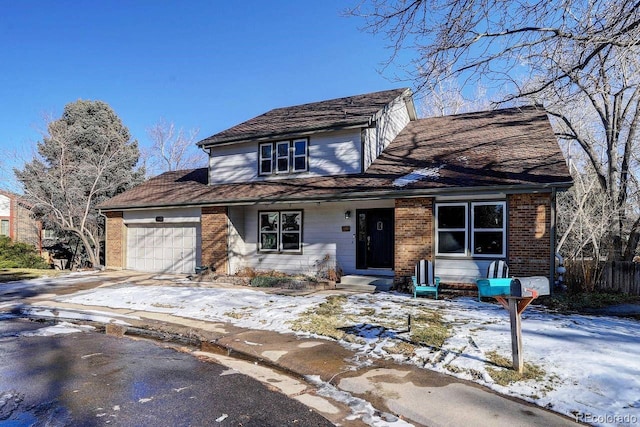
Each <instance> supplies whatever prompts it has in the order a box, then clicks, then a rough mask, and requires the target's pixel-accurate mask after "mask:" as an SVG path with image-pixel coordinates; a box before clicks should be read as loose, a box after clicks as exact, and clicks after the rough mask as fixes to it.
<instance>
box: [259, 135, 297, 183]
mask: <svg viewBox="0 0 640 427" xmlns="http://www.w3.org/2000/svg"><path fill="white" fill-rule="evenodd" d="M259 150H260V153H259V154H260V155H259V163H260V164H259V166H258V168H259V173H260V175H271V174H285V173H299V172H305V171H307V170H308V169H309V140H308V139H306V138H301V139H294V140H290V141H278V142H264V143H261V144H260V148H259Z"/></svg>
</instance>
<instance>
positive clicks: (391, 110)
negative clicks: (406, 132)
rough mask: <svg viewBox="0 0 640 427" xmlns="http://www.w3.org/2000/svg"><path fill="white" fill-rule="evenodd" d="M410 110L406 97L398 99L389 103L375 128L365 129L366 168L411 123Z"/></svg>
mask: <svg viewBox="0 0 640 427" xmlns="http://www.w3.org/2000/svg"><path fill="white" fill-rule="evenodd" d="M409 121H410V117H409V111H408V109H407V105H406V103H405V101H404V99H402V98H401V99H396V100H395V101H394V102H392V103H391V104H389V105H388V106H387V108H386V110H385V111H384V113H383V114H382V116H381V117H380V118H379V119H378V121H377V122H376V126H375V128H370V129H366V130H365V137H364V170H365V171H366V170H367V169H368V168H369V166H371V163H373V161H374V160H375V159H376V158H378V156H379V155H380V154H381V153H382V151H383V150H384V149H385V148H387V146H388V145H389V144H390V143H391V141H393V140H394V138H395V137H396V136H397V135H398V134H399V133H400V131H402V129H404V127H405V126H406V125H407V123H409Z"/></svg>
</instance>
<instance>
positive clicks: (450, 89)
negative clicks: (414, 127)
mask: <svg viewBox="0 0 640 427" xmlns="http://www.w3.org/2000/svg"><path fill="white" fill-rule="evenodd" d="M422 93H424V95H418V96H417V98H418V102H419V108H418V111H419V112H420V116H421V117H442V116H449V115H452V114H462V113H470V112H473V111H481V110H488V109H490V108H491V101H490V100H489V99H488V98H487V93H486V91H485V90H484V89H483V88H482V87H479V88H478V89H476V90H475V91H474V93H473V95H472V96H471V97H465V96H464V95H463V93H462V89H461V88H460V85H459V84H458V82H457V81H455V80H454V79H447V80H443V81H439V82H437V83H436V84H435V85H434V86H432V87H429V88H425V89H423V90H422Z"/></svg>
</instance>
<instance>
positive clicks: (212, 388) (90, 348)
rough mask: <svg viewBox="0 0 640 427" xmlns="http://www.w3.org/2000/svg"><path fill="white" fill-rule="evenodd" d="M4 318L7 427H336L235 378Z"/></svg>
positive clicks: (127, 342) (1, 403)
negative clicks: (47, 334) (44, 333)
mask: <svg viewBox="0 0 640 427" xmlns="http://www.w3.org/2000/svg"><path fill="white" fill-rule="evenodd" d="M47 326H50V325H47V324H42V323H35V322H30V321H28V320H21V319H10V318H9V319H8V318H6V317H5V318H2V317H0V361H2V362H1V363H0V425H2V426H25V425H34V426H40V425H47V426H52V427H56V426H68V425H69V426H103V425H109V426H113V425H122V426H261V427H263V426H287V425H300V426H330V425H332V424H331V423H330V422H329V421H327V420H326V419H324V418H323V417H321V416H320V415H317V414H316V413H314V412H311V411H310V410H309V409H308V408H307V407H306V406H304V405H302V404H301V403H299V402H297V401H295V400H291V399H289V398H287V397H286V396H284V395H282V394H280V393H277V392H274V391H271V390H269V389H268V388H267V387H266V386H264V385H263V384H261V383H259V382H257V381H256V380H253V379H251V378H249V377H247V376H245V375H242V374H239V373H237V372H236V371H232V370H229V369H228V368H226V367H223V366H221V365H217V364H213V363H205V362H201V361H199V360H197V359H195V358H194V357H193V356H191V355H189V354H186V353H181V352H178V351H176V350H174V349H169V348H164V347H161V346H160V345H159V344H156V343H152V342H148V341H140V340H133V339H129V338H116V337H112V336H107V335H104V334H99V333H95V332H80V333H72V334H64V335H54V336H40V335H39V334H42V332H43V331H46V329H43V328H45V327H47Z"/></svg>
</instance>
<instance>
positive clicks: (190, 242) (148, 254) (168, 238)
mask: <svg viewBox="0 0 640 427" xmlns="http://www.w3.org/2000/svg"><path fill="white" fill-rule="evenodd" d="M196 245H197V228H196V225H195V224H130V225H129V226H128V230H127V268H128V269H130V270H137V271H149V272H154V273H155V272H162V273H194V272H195V268H196V262H197V260H196V258H197V256H196V253H197V252H196V250H197V249H196V248H197V246H196Z"/></svg>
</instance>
